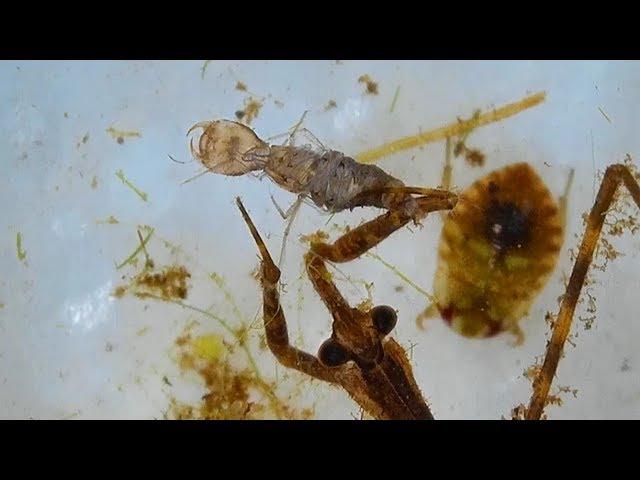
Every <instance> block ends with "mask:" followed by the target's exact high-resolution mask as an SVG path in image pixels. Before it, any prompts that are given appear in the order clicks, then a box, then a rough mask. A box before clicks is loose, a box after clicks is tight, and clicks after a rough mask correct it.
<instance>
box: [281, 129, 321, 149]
mask: <svg viewBox="0 0 640 480" xmlns="http://www.w3.org/2000/svg"><path fill="white" fill-rule="evenodd" d="M294 134H296V135H300V136H301V137H306V139H307V140H309V141H310V142H311V144H312V145H313V147H314V148H315V149H316V150H318V151H320V152H326V151H327V148H326V147H325V146H324V144H323V143H322V142H321V141H320V140H318V137H316V136H315V135H314V134H313V133H311V132H310V131H309V130H308V129H306V128H300V129H296V131H295V132H294V133H292V134H291V136H292V137H293V135H294ZM291 140H292V138H290V141H291ZM296 143H298V142H296Z"/></svg>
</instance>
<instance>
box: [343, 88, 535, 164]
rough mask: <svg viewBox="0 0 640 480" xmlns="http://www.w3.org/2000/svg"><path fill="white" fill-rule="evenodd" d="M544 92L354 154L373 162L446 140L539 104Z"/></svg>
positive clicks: (367, 161) (362, 159) (358, 157)
mask: <svg viewBox="0 0 640 480" xmlns="http://www.w3.org/2000/svg"><path fill="white" fill-rule="evenodd" d="M546 96H547V95H546V93H545V92H540V93H536V94H535V95H531V96H528V97H526V98H524V99H522V100H520V101H518V102H515V103H510V104H508V105H505V106H504V107H500V108H498V109H493V110H491V111H489V112H486V113H483V114H481V115H479V116H478V117H477V118H471V119H469V120H463V121H456V122H454V123H450V124H448V125H445V126H444V127H440V128H436V129H435V130H430V131H427V132H423V133H420V134H418V135H411V136H408V137H404V138H400V139H398V140H395V141H393V142H389V143H385V144H383V145H380V146H379V147H376V148H373V149H371V150H367V151H365V152H362V153H360V154H358V155H356V157H355V158H356V160H357V161H359V162H360V163H374V162H375V161H376V160H378V159H380V158H382V157H386V156H389V155H393V154H394V153H398V152H401V151H403V150H408V149H410V148H415V147H419V146H421V145H425V144H427V143H433V142H437V141H441V140H446V138H447V137H452V138H453V137H457V136H459V135H460V134H462V133H463V132H465V131H466V130H469V129H475V128H478V127H481V126H483V125H487V124H489V123H494V122H498V121H500V120H503V119H505V118H507V117H511V116H513V115H515V114H517V113H520V112H522V111H523V110H526V109H528V108H531V107H534V106H536V105H539V104H540V103H542V102H544V100H545V99H546Z"/></svg>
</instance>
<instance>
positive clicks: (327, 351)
mask: <svg viewBox="0 0 640 480" xmlns="http://www.w3.org/2000/svg"><path fill="white" fill-rule="evenodd" d="M318 358H319V359H320V362H322V364H323V365H324V366H325V367H337V366H339V365H342V364H344V363H346V362H348V361H349V352H347V350H346V349H345V348H344V347H343V346H342V345H340V344H339V343H338V342H336V341H335V340H333V339H331V338H330V339H329V340H327V341H325V342H324V343H323V344H322V345H321V346H320V350H318Z"/></svg>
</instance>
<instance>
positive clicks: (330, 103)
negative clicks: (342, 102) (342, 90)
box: [324, 100, 338, 112]
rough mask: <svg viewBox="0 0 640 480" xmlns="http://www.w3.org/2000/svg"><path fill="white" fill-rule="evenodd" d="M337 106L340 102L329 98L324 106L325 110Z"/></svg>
mask: <svg viewBox="0 0 640 480" xmlns="http://www.w3.org/2000/svg"><path fill="white" fill-rule="evenodd" d="M337 106H338V104H337V103H336V102H335V100H329V101H328V102H327V104H326V105H325V106H324V111H325V112H328V111H329V110H331V109H332V108H336V107H337Z"/></svg>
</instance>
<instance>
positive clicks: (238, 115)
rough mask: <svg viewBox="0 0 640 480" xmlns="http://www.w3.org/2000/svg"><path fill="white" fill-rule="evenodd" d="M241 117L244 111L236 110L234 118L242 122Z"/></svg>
mask: <svg viewBox="0 0 640 480" xmlns="http://www.w3.org/2000/svg"><path fill="white" fill-rule="evenodd" d="M242 117H244V110H236V118H237V119H238V120H242Z"/></svg>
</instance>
